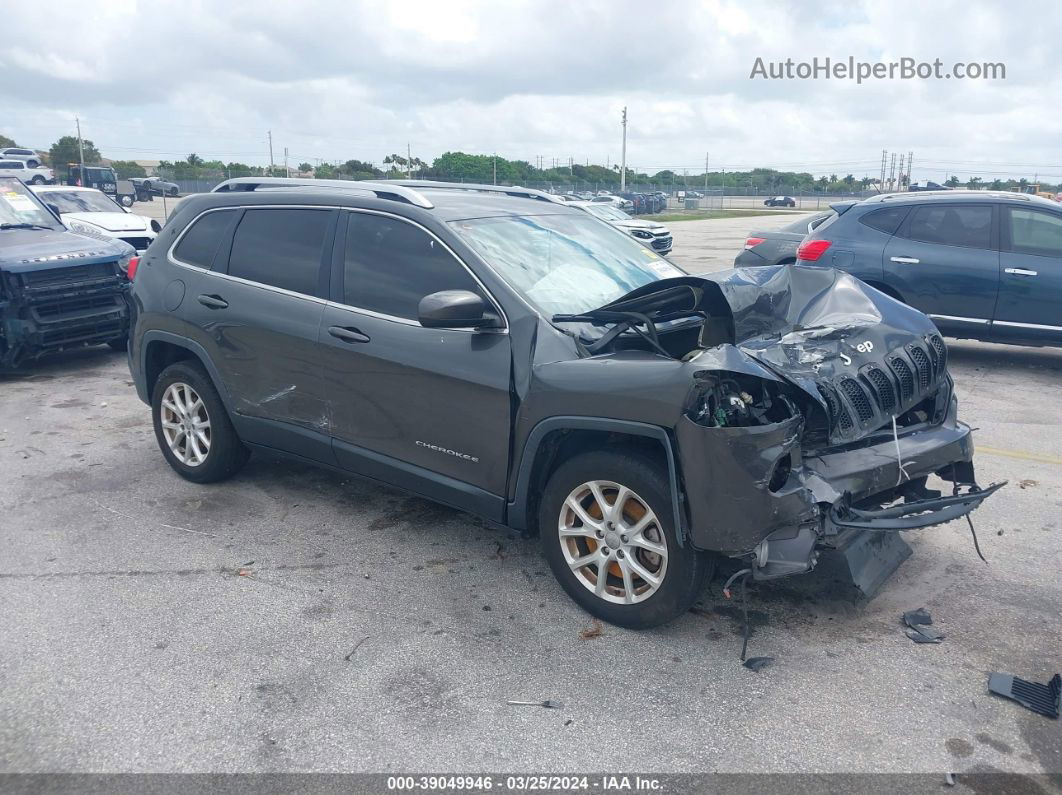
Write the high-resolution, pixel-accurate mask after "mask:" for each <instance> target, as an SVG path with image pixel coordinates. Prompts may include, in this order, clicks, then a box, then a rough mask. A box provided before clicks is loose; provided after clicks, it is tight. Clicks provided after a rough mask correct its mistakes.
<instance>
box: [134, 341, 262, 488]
mask: <svg viewBox="0 0 1062 795" xmlns="http://www.w3.org/2000/svg"><path fill="white" fill-rule="evenodd" d="M151 410H152V411H151V413H152V419H153V421H154V425H155V438H156V439H157V440H158V443H159V448H160V449H161V450H162V454H163V456H164V457H165V458H166V460H167V461H168V462H169V464H170V466H171V467H173V468H174V470H176V472H177V473H178V474H179V475H181V477H184V478H186V479H188V480H191V481H194V482H196V483H212V482H214V481H218V480H224V479H225V478H228V477H230V476H231V475H233V474H235V473H236V471H237V470H239V469H240V468H241V467H242V466H243V465H244V464H245V463H246V461H247V458H248V455H249V452H248V450H247V448H246V447H244V445H243V443H242V442H241V441H240V438H239V436H237V435H236V429H235V428H233V427H232V422H231V420H229V415H228V412H227V411H226V410H225V404H223V403H222V402H221V398H220V397H219V396H218V393H217V389H215V388H214V384H213V382H212V381H211V380H210V378H209V376H207V374H206V373H205V372H204V371H203V369H202V368H201V367H200V366H198V365H197V364H193V363H191V362H177V363H176V364H171V365H170V366H169V367H167V368H166V369H165V370H163V371H162V373H161V374H160V375H159V379H158V381H157V382H156V383H155V389H154V391H153V393H152V396H151Z"/></svg>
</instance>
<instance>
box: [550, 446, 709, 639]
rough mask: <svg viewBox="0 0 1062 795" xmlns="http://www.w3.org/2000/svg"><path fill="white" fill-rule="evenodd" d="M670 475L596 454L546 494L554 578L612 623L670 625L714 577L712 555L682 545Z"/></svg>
mask: <svg viewBox="0 0 1062 795" xmlns="http://www.w3.org/2000/svg"><path fill="white" fill-rule="evenodd" d="M665 472H666V470H664V471H661V467H660V465H659V464H657V463H655V462H653V461H651V460H650V459H649V458H647V457H645V456H642V455H638V454H634V453H631V452H627V451H621V450H615V451H605V450H600V451H593V452H588V453H583V454H581V455H578V456H575V457H573V458H570V459H568V460H567V461H565V462H564V463H563V464H561V465H560V466H559V467H558V468H557V469H556V471H555V472H554V473H553V475H552V476H551V477H550V479H549V482H548V483H547V484H546V488H545V490H544V491H543V493H542V500H541V503H540V506H539V516H538V523H539V536H540V541H541V544H542V551H543V554H544V555H545V557H546V560H547V561H548V562H549V565H550V568H551V569H552V570H553V574H554V576H556V578H557V580H558V581H559V582H560V584H561V587H562V588H564V590H565V591H566V592H567V593H568V596H570V597H571V598H572V599H573V600H574V601H575V602H576V603H577V604H578V605H579V606H580V607H582V608H583V609H584V610H586V611H587V612H588V613H590V614H591V615H594V616H596V617H597V618H600V619H602V620H603V621H607V622H609V623H610V624H616V625H617V626H621V627H627V628H630V629H646V628H649V627H655V626H659V625H661V624H666V623H667V622H668V621H671V620H673V619H675V618H677V617H678V616H680V615H682V614H683V613H685V612H687V611H688V610H689V609H690V607H691V606H692V605H693V603H694V601H696V599H697V598H698V597H699V596H700V595H701V593H702V592H703V591H704V588H705V586H706V584H707V582H708V579H709V578H710V577H711V575H712V571H713V569H714V559H713V558H712V556H711V555H709V554H707V553H705V552H699V551H697V550H695V549H693V548H692V547H690V546H689V543H688V542H687V544H686V546H684V547H680V546H679V544H678V539H677V537H676V535H675V529H674V528H675V523H674V521H673V516H672V504H671V489H670V485H669V482H668V478H667V477H666V475H665ZM621 495H622V496H621ZM602 502H604V507H602ZM617 504H618V505H617ZM580 564H581V565H580ZM601 572H603V573H604V576H605V581H604V583H599V581H598V576H599V573H601Z"/></svg>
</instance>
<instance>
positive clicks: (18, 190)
mask: <svg viewBox="0 0 1062 795" xmlns="http://www.w3.org/2000/svg"><path fill="white" fill-rule="evenodd" d="M8 224H15V225H20V224H33V225H35V226H46V227H48V228H49V229H58V228H59V227H58V221H56V220H55V216H53V215H52V214H51V213H50V212H48V211H47V210H45V209H44V208H43V207H41V205H40V204H39V203H38V201H37V197H36V196H34V195H33V194H32V193H30V192H29V189H28V188H27V187H26V186H25V185H23V184H22V181H21V180H18V179H14V178H11V177H7V178H3V177H0V227H3V226H6V225H8Z"/></svg>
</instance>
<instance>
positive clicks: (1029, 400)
mask: <svg viewBox="0 0 1062 795" xmlns="http://www.w3.org/2000/svg"><path fill="white" fill-rule="evenodd" d="M154 204H156V205H158V206H159V208H161V202H158V201H156V202H155V203H154ZM143 206H144V205H139V204H138V205H136V206H135V207H136V208H141V207H143ZM147 206H153V205H147ZM788 220H789V218H779V217H777V216H774V217H771V218H770V219H760V220H758V221H756V224H757V225H758V226H768V225H769V224H775V225H780V224H782V223H785V222H787V221H788ZM672 227H673V229H674V232H675V255H674V259H675V261H676V262H678V263H679V264H682V265H687V266H688V267H689V268H690V269H691V270H694V271H697V270H706V269H708V268H707V267H701V266H702V265H703V266H711V265H716V266H718V265H724V264H728V263H729V262H731V261H732V259H733V256H734V255H735V254H736V252H737V250H738V248H739V247H740V241H741V240H743V238H744V235H745V232H747V231H748V229H749V228H750V224H749V222H747V221H746V219H743V218H742V219H726V220H721V221H692V222H682V223H676V224H673V225H672ZM949 343H950V345H951V371H952V374H953V376H954V378H955V381H956V385H957V391H958V394H959V399H960V401H961V402H960V406H961V416H963V418H964V419H965V420H966V421H967V422H969V423H970V424H971V425H974V426H976V427H977V428H978V431H977V434H976V439H977V444H978V446H979V451H980V452H979V454H978V458H977V465H978V470H979V476H980V480H981V482H982V485H986V484H988V483H990V482H993V481H997V480H1003V479H1007V480H1009V481H1010V485H1009V486H1007V487H1006V488H1005V489H1004V490H1003V491H1002V492H1000V493H999V494H998V495H996V496H995V497H993V498H992V499H990V500H989V501H987V502H986V504H985V505H984V507H983V508H982V509H981V510H980V511H978V513H977V514H976V515H975V523H976V526H977V530H978V534H979V538H980V543H981V548H982V550H983V551H984V554H985V556H986V557H987V559H988V564H987V565H985V564H984V563H982V562H981V561H980V560H979V559H978V558H977V556H976V554H975V552H974V549H973V545H972V543H971V539H970V534H969V530H968V529H967V527H966V526H965V524H959V523H953V524H950V525H946V526H944V527H939V528H932V529H929V530H925V531H919V532H916V533H913V534H910V535H909V536H908V540H909V543H910V544H911V545H912V547H913V548H914V556H913V557H912V558H911V559H910V560H908V561H907V562H906V563H905V564H904V565H903V566H902V567H901V568H900V570H899V571H898V572H897V573H896V575H894V577H893V578H892V579H891V580H890V581H889V582H888V583H887V584H886V586H885V587H884V589H883V590H882V592H881V593H880V594H878V596H877V597H876V598H875V599H873V600H871V601H869V602H857V601H854V600H852V599H851V598H849V597H848V596H846V595H844V594H842V593H840V592H838V590H837V589H836V588H834V587H832V586H831V585H830V583H829V582H827V581H826V580H825V578H823V577H821V576H819V575H818V574H812V575H808V576H805V577H801V578H796V579H792V580H786V581H777V582H775V583H772V584H767V585H760V586H757V587H755V588H754V589H752V591H751V596H750V609H751V615H752V619H753V625H754V628H755V633H754V635H753V638H752V641H751V654H754V655H770V656H773V657H775V663H774V664H773V665H772V666H770V667H768V668H765V669H763V670H762V671H760V672H758V673H754V672H752V671H749V670H747V669H745V668H743V667H742V666H741V665H740V664H739V662H738V655H739V652H740V647H741V635H740V633H741V624H740V621H739V613H738V611H737V609H736V608H735V606H734V605H732V604H731V603H728V602H726V601H725V600H724V599H723V598H722V596H721V594H720V587H721V584H722V583H721V582H720V581H718V580H717V581H715V582H713V583H712V584H711V586H710V590H708V591H706V592H705V594H704V596H703V598H702V600H701V602H700V603H699V605H698V607H697V608H696V609H695V610H694V612H691V613H690V614H689V615H687V616H685V617H684V618H682V619H681V620H679V621H676V622H675V623H673V624H672V625H670V626H668V627H665V628H663V629H658V630H653V631H647V632H632V631H626V630H621V629H617V628H615V627H611V626H604V627H600V625H597V624H595V623H594V622H592V621H591V620H590V618H589V617H588V616H587V615H586V614H584V613H583V612H581V611H580V610H579V609H578V608H577V607H576V606H575V605H574V604H573V603H572V602H571V601H569V600H568V598H567V597H566V596H565V595H564V594H563V592H562V591H561V589H560V587H559V586H558V585H557V584H556V583H555V582H554V580H553V578H552V576H551V575H550V573H549V571H548V569H547V566H546V564H545V562H544V561H543V560H542V559H541V557H540V555H539V552H538V547H537V541H536V540H534V539H524V538H521V537H520V536H518V535H516V534H512V533H508V532H504V531H498V530H494V529H491V528H489V527H486V526H484V525H483V524H482V523H481V522H479V521H478V520H476V519H474V518H472V517H470V516H468V515H466V514H462V513H460V512H457V511H454V510H451V509H449V508H445V507H441V506H438V505H435V504H432V503H430V502H428V501H425V500H422V499H419V498H416V497H411V496H408V495H406V494H403V493H400V492H398V491H394V490H391V489H387V488H382V487H378V486H375V485H369V484H366V483H362V482H359V481H355V480H351V479H348V478H345V477H343V476H342V475H338V474H335V473H332V472H326V471H322V470H317V469H311V468H306V467H301V466H297V465H292V464H290V463H286V462H280V461H275V460H270V459H268V458H262V457H255V458H253V459H252V461H251V463H250V464H249V465H248V466H247V468H246V469H245V470H244V471H243V472H242V473H241V474H240V475H238V476H237V477H236V478H235V479H233V480H232V481H229V482H227V483H222V484H217V485H210V486H200V485H195V484H192V483H188V482H185V481H183V480H181V479H180V478H178V477H177V476H176V475H175V474H174V473H173V472H172V471H171V470H170V469H169V467H168V466H167V465H166V463H165V462H164V460H163V458H162V456H161V454H160V453H159V451H158V449H157V447H156V445H155V440H154V435H153V432H152V429H151V424H150V418H149V413H148V409H147V407H146V406H144V405H143V404H141V403H140V402H139V401H138V400H137V398H136V395H135V393H134V391H133V388H132V386H131V382H130V380H129V373H128V369H127V367H126V363H125V359H124V356H123V355H121V354H117V353H114V352H112V351H110V349H108V348H95V349H89V350H83V351H77V352H72V353H69V354H65V355H62V356H57V357H54V358H51V359H49V360H46V361H42V362H40V363H38V365H36V366H35V367H34V368H32V369H31V370H28V371H27V372H26V373H23V374H18V375H14V376H7V377H0V473H2V475H0V549H2V550H3V551H4V554H3V555H2V557H0V606H2V618H0V649H2V650H3V652H2V653H0V772H15V771H19V772H25V771H33V772H43V771H110V772H116V771H274V770H285V771H309V770H322V771H323V770H327V771H409V770H416V771H429V770H434V771H447V770H451V771H452V770H461V771H509V770H522V771H542V770H551V771H576V770H579V771H646V772H660V773H662V772H686V771H689V772H704V771H718V772H738V771H741V772H745V771H757V772H793V771H801V772H922V773H933V774H939V775H940V780H941V783H943V774H944V772H946V771H950V772H954V773H958V774H962V773H965V772H975V771H976V772H991V771H1005V772H1011V773H1025V774H1037V773H1044V772H1051V773H1062V740H1060V736H1062V735H1060V733H1059V723H1058V722H1057V721H1051V720H1049V719H1047V718H1044V717H1041V716H1039V715H1036V714H1034V713H1032V712H1029V711H1027V710H1025V709H1023V708H1022V707H1020V706H1019V705H1017V704H1015V703H1013V702H1009V701H1005V700H1003V699H1000V698H997V697H994V696H991V695H989V694H988V692H987V688H986V682H987V677H988V673H989V672H991V671H1003V672H1009V673H1014V674H1017V675H1019V676H1021V677H1023V678H1026V679H1030V680H1033V681H1040V682H1046V681H1047V680H1048V678H1049V677H1050V676H1051V675H1052V674H1054V673H1055V672H1056V671H1058V670H1059V669H1060V668H1062V656H1060V650H1062V622H1060V621H1059V617H1060V616H1062V583H1060V581H1059V578H1058V572H1059V570H1060V568H1062V518H1060V515H1062V514H1060V508H1062V497H1060V496H1059V495H1060V494H1062V419H1060V417H1059V412H1058V410H1057V407H1058V401H1057V397H1056V396H1057V394H1058V390H1059V389H1060V388H1062V349H1051V348H1044V349H1024V348H1015V347H1005V346H998V345H988V344H979V343H972V342H958V341H949ZM427 409H428V406H426V410H427ZM922 606H924V607H926V608H928V609H929V611H930V612H931V613H932V615H933V617H934V620H935V625H936V626H937V628H938V629H940V630H941V631H943V632H944V633H945V634H946V638H945V640H944V642H943V643H942V644H940V645H915V644H913V643H912V642H911V641H910V640H909V639H908V638H907V637H906V636H905V635H904V634H903V631H902V629H901V626H900V621H899V618H900V614H901V613H902V612H903V611H905V610H910V609H914V608H917V607H922ZM508 699H526V700H532V699H535V700H537V699H552V700H556V701H559V702H561V704H562V706H561V707H560V708H559V709H542V708H536V707H518V706H508V705H507V704H506V701H507V700H508ZM960 782H961V778H960Z"/></svg>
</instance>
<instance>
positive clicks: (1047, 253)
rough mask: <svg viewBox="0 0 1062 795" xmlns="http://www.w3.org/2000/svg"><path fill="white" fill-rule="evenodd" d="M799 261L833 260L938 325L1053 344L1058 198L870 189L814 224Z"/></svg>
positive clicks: (1061, 219)
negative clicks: (875, 193)
mask: <svg viewBox="0 0 1062 795" xmlns="http://www.w3.org/2000/svg"><path fill="white" fill-rule="evenodd" d="M797 258H798V259H797V261H798V263H800V264H804V265H825V266H830V267H834V268H840V269H842V270H845V271H848V272H849V273H851V274H853V275H855V276H858V277H859V278H860V279H862V280H863V281H865V282H867V283H868V284H870V285H872V286H874V287H876V288H878V289H879V290H881V291H882V292H884V293H887V294H888V295H890V296H892V297H893V298H896V299H898V300H900V301H903V302H904V303H906V304H910V305H911V306H913V307H915V308H916V309H920V310H922V311H923V312H925V313H926V314H927V315H929V316H930V317H931V318H933V320H934V321H935V322H936V324H937V327H938V328H939V329H940V330H941V331H942V332H943V333H944V334H946V335H948V336H952V337H963V338H971V339H980V340H987V341H991V342H1012V343H1019V344H1026V345H1056V344H1062V207H1060V206H1059V205H1057V204H1055V203H1054V202H1051V201H1048V200H1046V199H1041V198H1038V197H1036V196H1028V195H1024V194H1020V193H1001V192H988V191H944V192H939V193H915V194H911V193H900V194H886V195H883V196H875V197H874V198H871V199H867V200H865V201H862V202H859V203H858V204H855V205H853V206H851V207H850V208H848V209H847V210H845V211H844V212H842V213H840V214H839V215H837V216H835V217H833V218H832V219H827V221H826V222H825V223H823V224H822V225H820V226H818V227H817V228H816V229H815V230H814V231H812V232H811V233H810V234H809V235H808V237H807V238H806V239H805V240H804V242H803V244H802V245H801V246H800V248H799V250H798V251H797Z"/></svg>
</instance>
